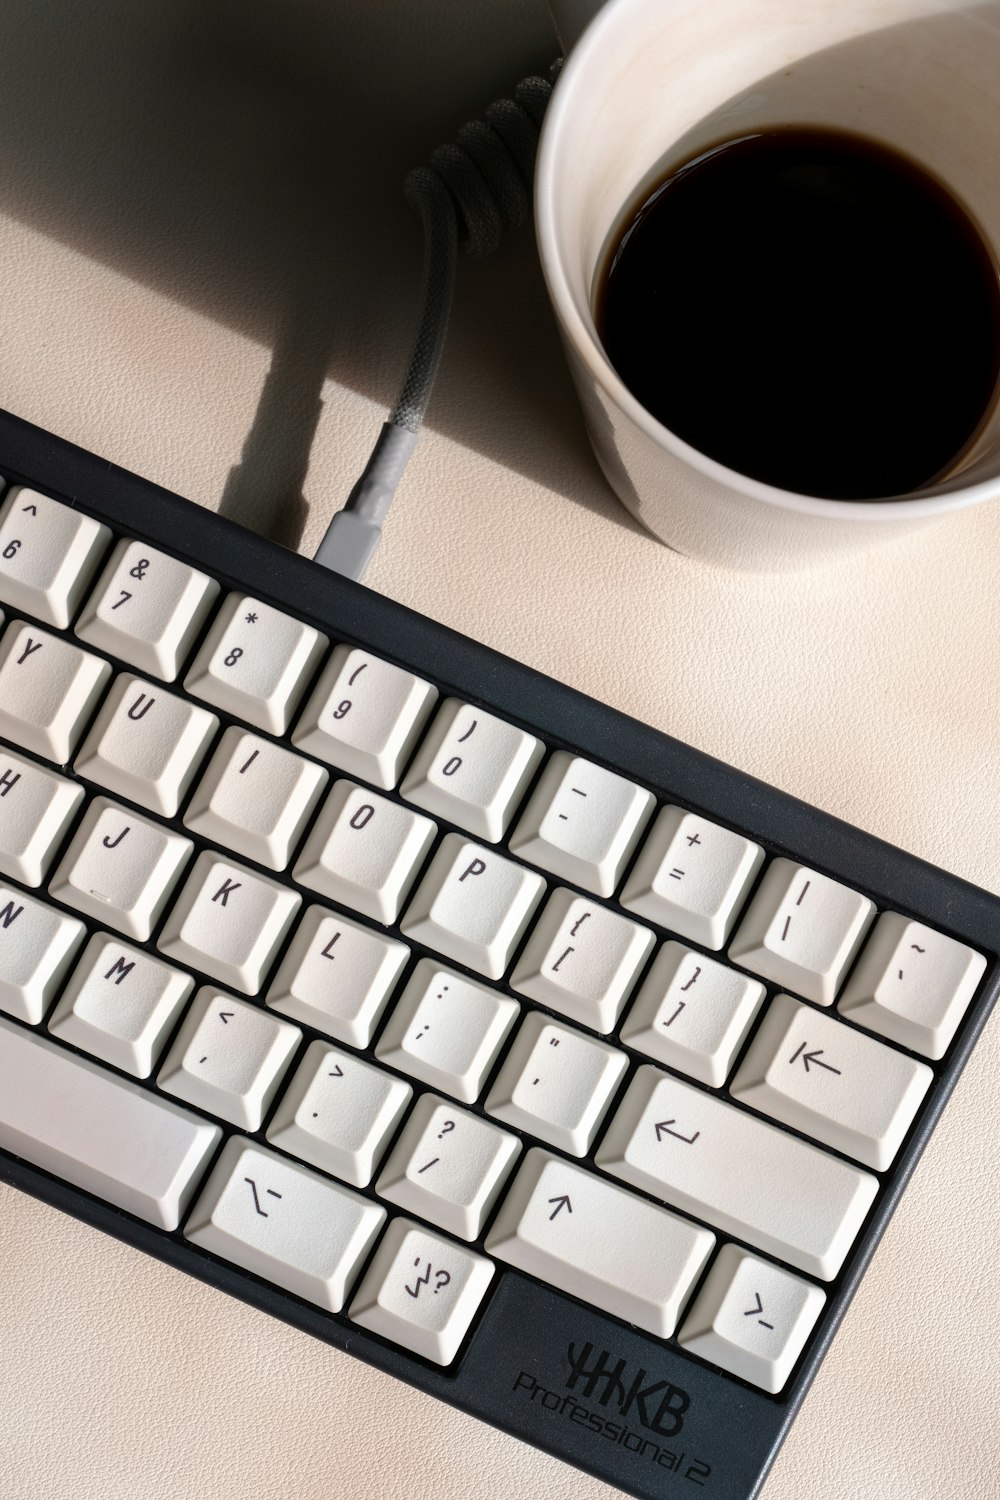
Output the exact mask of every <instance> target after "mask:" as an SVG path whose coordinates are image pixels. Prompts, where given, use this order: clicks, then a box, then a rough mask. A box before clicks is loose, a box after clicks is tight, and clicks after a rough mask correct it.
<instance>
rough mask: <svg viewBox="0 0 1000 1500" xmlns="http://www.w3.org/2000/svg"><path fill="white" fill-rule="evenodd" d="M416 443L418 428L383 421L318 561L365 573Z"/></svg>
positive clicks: (351, 573) (352, 574)
mask: <svg viewBox="0 0 1000 1500" xmlns="http://www.w3.org/2000/svg"><path fill="white" fill-rule="evenodd" d="M416 446H417V434H416V433H415V432H410V431H409V429H408V428H406V427H396V426H394V425H393V423H392V422H386V423H385V424H384V425H383V427H382V431H381V432H380V433H379V437H378V442H377V443H376V444H375V447H374V448H373V449H372V455H371V458H370V459H369V460H368V462H367V464H366V465H365V468H364V472H363V473H362V475H361V478H360V479H359V480H358V482H357V484H356V485H355V486H354V488H353V489H352V491H351V493H350V494H349V495H348V497H347V503H346V504H345V506H344V508H343V510H339V511H338V512H337V514H336V515H335V516H334V518H333V520H332V521H331V522H330V525H329V526H328V527H327V531H326V535H325V536H324V538H323V540H322V541H321V542H320V544H319V547H318V549H317V552H316V559H315V560H316V562H318V563H320V564H321V565H322V566H323V567H324V568H329V569H330V570H331V572H333V573H341V574H343V576H344V577H345V578H355V579H361V578H363V577H364V574H365V569H366V568H367V566H368V563H369V561H370V560H371V556H372V553H373V552H374V551H375V549H376V547H377V546H378V544H379V541H380V540H381V537H382V522H383V521H384V520H385V516H386V513H387V511H388V509H389V506H390V505H391V504H392V497H393V495H394V494H395V492H396V486H397V485H398V483H399V480H400V477H401V475H402V473H403V470H404V469H405V468H406V465H407V462H408V460H409V457H410V454H411V453H412V452H413V450H414V448H415V447H416Z"/></svg>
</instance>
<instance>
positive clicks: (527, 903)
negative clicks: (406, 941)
mask: <svg viewBox="0 0 1000 1500" xmlns="http://www.w3.org/2000/svg"><path fill="white" fill-rule="evenodd" d="M544 892H545V882H544V880H543V879H542V877H541V876H540V875H536V874H535V872H534V870H526V869H525V868H524V866H523V865H516V864H514V862H513V860H509V859H504V858H503V856H502V855H500V854H497V853H495V851H494V850H492V849H484V848H483V847H482V845H480V844H472V843H470V842H469V840H468V839H465V838H463V837H462V835H461V834H460V833H449V834H446V835H445V837H444V838H443V839H442V840H441V844H440V847H439V849H438V851H437V853H436V854H435V856H434V858H433V860H432V861H431V865H430V868H429V869H428V871H427V873H426V875H425V876H424V878H423V880H421V882H420V884H419V885H418V886H417V889H416V891H415V892H414V895H413V899H412V901H411V902H410V904H409V906H408V907H407V909H406V915H405V916H404V918H403V920H402V922H400V924H399V925H400V930H401V931H402V932H404V933H406V935H407V936H408V937H412V938H415V939H416V941H417V942H419V943H425V944H426V946H427V947H428V948H435V949H436V950H437V951H438V952H439V953H443V954H444V955H445V957H446V958H453V959H455V960H456V961H457V962H458V963H460V964H465V966H466V967H467V968H469V969H475V970H476V971H477V972H478V973H480V974H485V975H487V977H488V978H490V979H499V978H500V977H501V975H502V974H503V973H504V971H505V970H506V968H507V965H508V964H509V963H510V960H511V955H512V954H513V952H514V949H515V948H516V947H517V945H518V942H519V941H520V939H521V935H522V933H523V932H524V930H525V928H526V927H527V925H528V923H529V921H530V920H531V915H532V912H533V911H534V910H535V907H536V906H537V905H538V903H539V901H541V899H542V896H543V894H544Z"/></svg>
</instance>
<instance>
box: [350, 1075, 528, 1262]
mask: <svg viewBox="0 0 1000 1500" xmlns="http://www.w3.org/2000/svg"><path fill="white" fill-rule="evenodd" d="M520 1150H521V1143H520V1141H519V1140H518V1139H517V1137H516V1136H513V1135H509V1134H508V1133H507V1131H506V1130H500V1129H498V1128H497V1126H496V1125H491V1124H490V1123H489V1121H487V1120H481V1119H480V1118H479V1116H478V1115H473V1114H470V1113H469V1112H468V1110H465V1109H456V1108H455V1106H454V1104H449V1103H448V1101H447V1100H445V1099H439V1098H437V1096H436V1095H434V1094H424V1095H422V1096H421V1098H420V1099H418V1100H417V1103H416V1105H415V1106H414V1108H413V1111H412V1113H411V1115H410V1118H409V1119H408V1120H407V1122H406V1125H405V1127H404V1129H403V1133H402V1135H401V1136H400V1138H399V1140H398V1141H397V1142H396V1144H395V1146H394V1147H393V1150H392V1155H391V1156H390V1157H389V1160H388V1161H387V1162H386V1164H385V1166H384V1167H383V1168H382V1171H381V1173H380V1174H379V1179H378V1182H377V1183H376V1185H375V1191H376V1192H377V1193H378V1195H379V1197H380V1198H388V1199H389V1201H390V1202H391V1203H396V1204H398V1205H399V1207H400V1208H405V1209H406V1210H407V1211H408V1212H409V1213H411V1214H419V1216H420V1217H421V1218H422V1219H427V1220H429V1221H430V1223H432V1224H433V1225H435V1226H436V1228H438V1229H443V1230H445V1231H446V1232H447V1233H448V1234H454V1235H457V1236H458V1238H459V1239H462V1240H474V1239H477V1238H478V1236H479V1232H480V1230H481V1229H482V1227H483V1224H484V1223H485V1221H486V1216H487V1215H488V1213H489V1211H490V1209H491V1208H492V1207H493V1205H494V1203H495V1202H496V1200H497V1198H498V1197H499V1195H500V1190H501V1188H502V1187H503V1185H504V1183H505V1182H506V1181H507V1177H508V1175H509V1173H510V1170H511V1168H512V1167H513V1165H514V1162H515V1161H516V1160H517V1157H518V1155H519V1154H520Z"/></svg>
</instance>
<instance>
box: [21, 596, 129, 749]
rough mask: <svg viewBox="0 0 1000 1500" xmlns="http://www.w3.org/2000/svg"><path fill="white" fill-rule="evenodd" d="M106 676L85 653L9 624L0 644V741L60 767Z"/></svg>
mask: <svg viewBox="0 0 1000 1500" xmlns="http://www.w3.org/2000/svg"><path fill="white" fill-rule="evenodd" d="M110 676H111V668H110V667H109V666H108V663H107V662H106V661H101V659H100V658H99V657H97V656H92V655H91V654H90V652H89V651H81V650H80V649H79V647H77V646H71V645H70V644H69V642H68V641H63V640H60V638H59V637H58V636H55V635H49V633H48V631H46V630H39V629H37V627H36V626H34V625H25V624H24V622H23V621H22V620H12V621H11V623H10V624H9V625H8V626H7V629H6V631H5V632H4V636H3V639H2V640H0V737H2V738H3V739H7V740H11V741H12V742H13V743H14V744H15V745H20V746H21V747H22V748H23V749H25V750H30V751H31V753H32V754H33V755H40V756H42V758H43V759H44V760H51V761H54V762H55V764H56V765H57V766H64V765H65V764H66V762H67V761H68V760H69V758H70V756H71V755H72V754H73V751H74V750H75V749H76V743H77V740H78V739H79V738H80V734H81V732H82V730H83V727H84V725H85V724H86V722H87V720H88V719H89V718H90V715H91V713H92V711H93V709H94V707H95V705H96V703H97V700H98V698H99V697H100V695H101V693H102V691H103V689H104V687H105V685H106V683H107V681H108V679H109V678H110Z"/></svg>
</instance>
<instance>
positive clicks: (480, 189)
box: [316, 63, 559, 579]
mask: <svg viewBox="0 0 1000 1500" xmlns="http://www.w3.org/2000/svg"><path fill="white" fill-rule="evenodd" d="M558 68H559V64H558V63H556V64H554V65H553V68H552V70H551V75H552V76H551V78H549V79H545V78H538V77H532V78H525V79H522V81H521V82H520V83H519V84H518V85H517V87H516V88H515V90H514V92H513V96H512V97H511V98H509V99H498V100H496V102H495V103H493V104H491V105H490V107H489V109H487V110H486V112H485V114H484V116H483V118H482V119H481V120H472V121H470V122H469V123H468V124H466V125H463V126H462V127H461V129H460V130H459V131H458V134H457V138H456V139H455V141H453V142H451V143H449V144H448V145H446V146H438V147H437V148H436V149H435V150H434V151H433V152H432V153H431V157H430V161H429V163H428V165H427V166H425V167H416V168H415V169H414V170H413V171H412V172H409V173H408V174H407V176H406V179H405V182H404V185H403V190H404V193H405V195H406V200H407V202H408V203H409V204H410V206H411V207H412V208H413V209H414V210H415V211H416V213H417V214H419V216H420V220H421V223H422V225H423V231H424V266H423V284H422V291H421V308H420V318H419V321H418V324H417V331H416V335H415V338H414V341H413V347H412V351H411V354H410V359H409V363H408V365H407V368H406V374H405V376H404V379H403V384H402V387H401V389H400V393H399V396H398V398H397V401H396V404H395V406H394V407H393V408H392V411H391V412H390V414H389V420H388V421H387V422H386V423H385V425H384V426H383V428H382V431H381V433H380V434H379V437H378V440H377V441H376V444H375V447H374V449H373V450H372V454H371V457H370V458H369V460H368V463H367V465H366V466H365V469H364V472H363V473H362V474H361V477H360V478H359V479H358V481H357V483H356V484H355V486H354V488H353V489H352V490H351V493H350V495H349V496H348V498H347V501H346V503H345V505H344V508H343V510H341V511H338V512H337V514H336V515H335V516H334V518H333V520H332V522H331V524H330V527H329V529H328V530H327V533H326V535H325V536H324V538H323V540H322V542H321V543H320V545H319V549H318V550H317V552H316V561H317V562H319V563H322V564H324V566H326V567H329V568H332V569H333V571H334V572H337V573H343V574H345V575H346V576H347V577H349V578H358V579H360V578H361V577H362V576H363V574H364V570H365V567H366V566H367V564H368V561H369V559H370V558H371V556H372V554H373V553H374V551H375V548H376V547H377V546H378V542H379V538H380V536H381V529H382V522H383V520H384V519H385V516H386V513H387V512H388V510H389V506H390V505H391V504H392V498H393V495H394V493H395V490H396V486H397V485H398V483H399V481H400V479H401V477H402V474H403V470H404V469H405V467H406V464H407V462H408V460H409V458H410V455H411V454H412V452H413V450H414V448H415V447H416V442H417V434H418V432H419V429H420V424H421V422H422V421H423V419H424V413H425V412H426V410H427V403H428V401H429V400H430V395H431V391H432V389H433V386H434V377H435V376H436V374H437V370H438V365H439V364H440V362H441V353H442V350H443V348H444V341H445V335H446V333H447V330H448V318H449V316H450V313H451V303H452V294H453V291H454V286H455V269H456V263H457V259H458V247H459V245H461V246H463V247H464V248H465V250H466V251H467V252H468V253H469V254H470V255H475V256H485V255H491V254H492V253H493V251H494V250H495V249H496V248H497V246H498V245H499V243H500V241H501V239H502V238H503V236H504V235H505V234H506V232H507V231H508V230H510V229H517V228H518V227H519V226H520V225H521V224H523V223H524V221H525V220H526V219H527V218H529V217H530V214H531V201H532V187H533V184H534V176H535V156H536V154H537V151H538V137H539V132H540V130H541V125H542V120H543V118H544V115H545V109H546V106H547V105H548V102H549V96H550V94H551V93H552V86H553V83H554V81H555V77H556V74H557V72H558Z"/></svg>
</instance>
